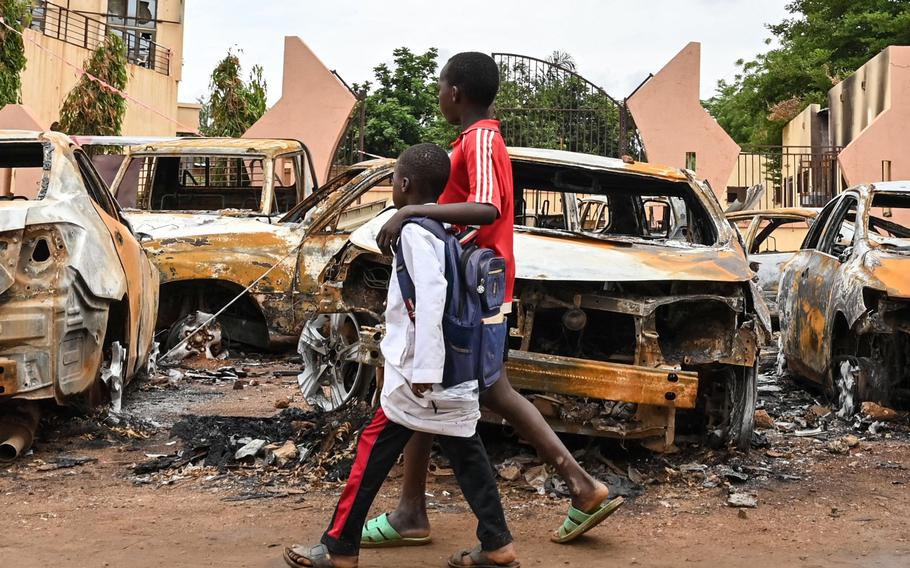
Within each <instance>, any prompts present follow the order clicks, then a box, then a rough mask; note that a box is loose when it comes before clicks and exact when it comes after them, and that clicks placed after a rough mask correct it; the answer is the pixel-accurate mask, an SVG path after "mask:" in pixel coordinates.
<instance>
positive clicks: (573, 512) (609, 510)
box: [550, 497, 625, 544]
mask: <svg viewBox="0 0 910 568" xmlns="http://www.w3.org/2000/svg"><path fill="white" fill-rule="evenodd" d="M624 502H625V499H623V498H622V497H617V498H615V499H611V500H609V501H604V502H603V503H601V505H600V508H599V509H597V510H596V511H594V512H593V513H590V514H589V513H585V512H583V511H579V510H578V509H576V508H575V507H569V514H568V515H566V520H565V521H563V523H562V526H561V527H559V530H558V531H557V532H556V534H554V535H553V536H551V537H550V540H552V541H553V542H555V543H558V544H565V543H567V542H572V541H573V540H575V539H576V538H578V537H580V536H581V535H583V534H585V533H586V532H588V531H589V530H591V529H593V528H594V527H596V526H597V525H599V524H600V523H601V522H602V521H603V520H604V519H606V518H607V517H609V516H610V515H612V514H613V513H614V512H615V511H616V509H618V508H619V506H620V505H622V504H623V503H624Z"/></svg>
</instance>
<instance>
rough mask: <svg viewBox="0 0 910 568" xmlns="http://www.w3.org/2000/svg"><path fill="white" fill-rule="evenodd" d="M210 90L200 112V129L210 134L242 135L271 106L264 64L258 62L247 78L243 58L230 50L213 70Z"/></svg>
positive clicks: (203, 132) (233, 136) (235, 136)
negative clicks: (263, 70)
mask: <svg viewBox="0 0 910 568" xmlns="http://www.w3.org/2000/svg"><path fill="white" fill-rule="evenodd" d="M209 90H210V91H211V92H210V94H209V97H208V99H207V100H206V99H203V100H202V101H201V102H202V110H201V111H200V113H199V131H200V132H201V133H202V134H205V135H206V136H228V137H232V138H237V137H240V136H242V135H243V133H244V132H246V131H247V130H248V129H249V128H250V127H251V126H253V124H254V123H255V122H256V121H257V120H259V118H260V117H262V115H263V114H265V111H266V110H267V105H266V93H267V90H266V83H265V79H263V78H262V67H260V66H259V65H254V66H253V68H252V69H251V70H250V75H249V80H248V81H244V80H243V79H242V78H241V68H240V58H239V57H237V55H235V54H234V53H232V52H231V51H230V50H228V54H227V56H225V58H224V59H222V60H221V61H220V62H219V63H218V65H216V66H215V69H214V70H213V71H212V78H211V82H210V83H209Z"/></svg>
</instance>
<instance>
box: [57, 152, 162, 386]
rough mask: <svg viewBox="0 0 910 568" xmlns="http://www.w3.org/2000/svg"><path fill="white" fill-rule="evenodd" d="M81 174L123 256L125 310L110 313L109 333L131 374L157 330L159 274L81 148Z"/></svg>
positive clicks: (78, 157)
mask: <svg viewBox="0 0 910 568" xmlns="http://www.w3.org/2000/svg"><path fill="white" fill-rule="evenodd" d="M74 155H75V158H76V162H77V164H78V166H79V173H80V174H81V175H82V179H83V182H84V183H85V188H86V190H87V191H88V193H89V196H90V197H91V199H92V203H93V205H94V207H95V210H96V211H97V213H98V216H99V217H100V218H101V220H102V221H103V222H104V224H105V226H106V227H107V228H108V230H109V231H110V235H111V239H112V240H113V243H114V247H115V248H116V250H117V253H118V256H119V257H120V258H119V260H120V265H121V266H122V268H123V272H124V274H125V275H126V280H127V303H126V308H127V309H126V313H118V312H116V308H113V307H112V311H111V313H110V314H109V316H108V317H109V322H108V333H113V334H114V335H113V338H114V339H115V340H118V341H121V342H123V344H124V345H123V347H125V348H126V349H127V365H126V368H125V370H124V371H125V372H124V376H125V377H132V376H133V374H135V372H136V371H137V370H138V367H139V362H140V361H143V360H145V357H146V355H148V351H149V349H150V347H151V343H152V334H153V333H154V329H155V315H156V313H157V310H158V301H157V290H158V278H157V273H155V272H154V271H153V270H152V265H151V263H150V262H149V261H148V259H147V258H146V255H145V251H143V250H142V247H141V246H140V245H139V243H138V241H137V240H136V237H135V236H134V235H133V232H132V229H131V228H130V226H129V225H128V224H127V223H126V221H125V220H124V218H123V217H122V216H121V214H120V210H119V208H118V207H117V205H116V202H115V201H114V198H113V197H112V195H111V194H110V192H109V191H108V189H107V186H106V185H105V184H104V182H103V181H102V180H101V178H100V176H99V175H98V173H97V172H96V171H95V168H94V167H93V166H92V163H91V160H89V158H88V156H86V155H85V154H84V153H83V152H82V151H79V150H77V151H76V152H75V153H74ZM120 323H123V324H124V328H123V329H112V324H113V325H118V324H120Z"/></svg>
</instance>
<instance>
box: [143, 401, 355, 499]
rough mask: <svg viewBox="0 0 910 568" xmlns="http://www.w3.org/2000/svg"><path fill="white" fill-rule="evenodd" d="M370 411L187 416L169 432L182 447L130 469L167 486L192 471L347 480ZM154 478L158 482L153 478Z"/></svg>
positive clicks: (295, 410) (294, 410)
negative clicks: (360, 434) (174, 477)
mask: <svg viewBox="0 0 910 568" xmlns="http://www.w3.org/2000/svg"><path fill="white" fill-rule="evenodd" d="M371 415H372V409H371V408H370V407H369V405H367V404H366V403H356V404H351V405H348V406H345V407H344V408H342V409H339V410H338V411H335V412H321V411H306V410H303V409H300V408H286V409H284V410H282V411H281V412H279V413H277V414H276V415H274V416H271V417H265V418H256V417H235V416H186V417H184V418H183V419H182V420H180V421H179V422H177V423H176V424H174V426H173V427H172V428H171V437H172V438H176V439H177V440H179V442H180V445H181V446H182V447H181V448H180V449H179V450H177V451H176V452H175V453H173V454H170V455H156V454H148V456H149V457H150V460H149V461H146V462H143V463H139V464H137V465H135V466H134V468H133V473H134V474H135V475H136V476H137V481H139V482H147V483H155V482H166V481H167V478H168V477H169V476H171V477H172V476H174V475H180V474H182V473H185V472H187V471H188V470H191V469H196V470H198V471H200V472H202V471H203V470H204V471H205V472H210V473H211V472H216V473H217V474H224V473H227V472H235V473H238V474H241V475H244V476H247V477H249V476H252V477H257V476H260V475H266V476H278V477H285V478H290V479H288V481H290V482H294V481H298V480H299V481H301V482H307V481H313V480H317V479H318V480H325V481H338V480H343V479H346V478H347V476H348V474H349V472H350V469H351V463H352V462H353V458H354V452H355V449H356V442H357V434H358V432H359V431H360V429H361V428H363V427H364V426H365V425H366V422H367V421H368V420H369V418H370V416H371ZM156 477H157V478H156Z"/></svg>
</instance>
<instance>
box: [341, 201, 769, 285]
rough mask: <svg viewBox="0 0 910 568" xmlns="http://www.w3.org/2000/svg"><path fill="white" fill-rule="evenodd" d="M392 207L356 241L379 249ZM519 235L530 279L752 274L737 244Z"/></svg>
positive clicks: (716, 278) (522, 264)
mask: <svg viewBox="0 0 910 568" xmlns="http://www.w3.org/2000/svg"><path fill="white" fill-rule="evenodd" d="M392 213H394V211H387V212H384V213H383V214H381V215H379V216H377V217H376V218H375V219H373V220H372V221H370V222H369V223H367V224H365V225H363V226H362V227H360V228H359V229H357V230H356V231H355V232H354V234H352V235H351V242H352V243H353V244H355V245H357V246H359V247H361V248H364V249H367V250H370V251H373V252H379V248H378V247H377V246H376V233H378V231H379V229H380V228H381V227H382V225H383V223H384V222H385V221H386V220H387V219H388V218H389V216H391V214H392ZM514 236H515V245H514V248H515V264H516V275H515V276H516V278H520V279H524V280H574V281H594V282H633V281H645V280H695V281H709V282H745V281H749V280H750V279H751V278H752V271H751V270H750V269H749V266H748V263H747V262H746V260H745V258H744V257H743V255H742V254H741V253H740V251H737V250H736V249H734V248H720V247H704V246H681V244H679V243H674V244H673V245H670V244H664V243H654V244H645V243H632V242H628V241H606V240H599V239H594V238H590V237H585V236H582V235H574V234H561V233H560V234H542V233H532V232H528V231H522V230H519V231H516V232H515V234H514Z"/></svg>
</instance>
